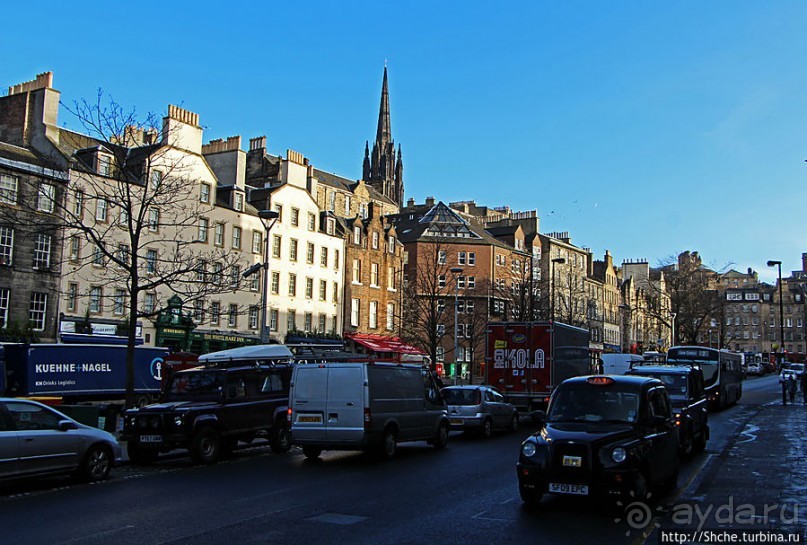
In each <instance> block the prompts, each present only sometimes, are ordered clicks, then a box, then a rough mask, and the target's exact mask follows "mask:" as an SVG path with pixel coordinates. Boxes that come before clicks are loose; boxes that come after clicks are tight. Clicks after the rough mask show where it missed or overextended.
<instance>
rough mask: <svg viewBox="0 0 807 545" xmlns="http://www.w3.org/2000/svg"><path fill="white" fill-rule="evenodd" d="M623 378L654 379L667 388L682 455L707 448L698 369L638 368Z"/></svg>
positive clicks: (703, 395)
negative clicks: (638, 376) (633, 376)
mask: <svg viewBox="0 0 807 545" xmlns="http://www.w3.org/2000/svg"><path fill="white" fill-rule="evenodd" d="M625 374H626V375H640V376H645V377H652V378H657V379H659V380H660V381H661V382H663V383H664V385H665V386H666V387H667V391H668V392H669V394H670V402H671V403H672V408H673V415H674V416H675V425H676V426H677V427H678V440H679V447H680V450H681V454H683V455H684V456H689V455H691V454H693V453H695V452H701V451H703V450H704V449H705V448H706V441H708V440H709V413H708V410H707V407H706V391H705V390H704V386H703V371H701V369H700V368H698V367H697V366H690V365H638V366H636V367H632V368H631V369H630V370H628V371H627V373H625Z"/></svg>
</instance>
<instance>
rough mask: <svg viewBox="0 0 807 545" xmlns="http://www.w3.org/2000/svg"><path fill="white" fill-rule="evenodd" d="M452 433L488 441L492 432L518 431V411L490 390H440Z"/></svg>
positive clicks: (485, 388)
mask: <svg viewBox="0 0 807 545" xmlns="http://www.w3.org/2000/svg"><path fill="white" fill-rule="evenodd" d="M441 392H442V394H443V399H445V402H446V405H448V420H449V422H450V424H451V429H452V430H462V431H468V432H476V433H478V434H480V435H481V436H482V437H486V438H487V437H490V436H491V435H492V434H493V430H494V429H504V430H509V431H512V432H515V431H518V410H517V409H516V408H515V406H513V405H512V404H511V403H508V402H507V401H505V400H504V396H503V395H502V394H500V393H499V392H498V391H497V390H496V389H494V388H491V387H490V386H449V387H447V388H443V389H442V390H441Z"/></svg>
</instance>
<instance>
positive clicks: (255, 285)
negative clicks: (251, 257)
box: [249, 274, 261, 291]
mask: <svg viewBox="0 0 807 545" xmlns="http://www.w3.org/2000/svg"><path fill="white" fill-rule="evenodd" d="M249 289H250V291H259V290H260V289H261V275H259V274H253V275H252V276H251V277H250V278H249Z"/></svg>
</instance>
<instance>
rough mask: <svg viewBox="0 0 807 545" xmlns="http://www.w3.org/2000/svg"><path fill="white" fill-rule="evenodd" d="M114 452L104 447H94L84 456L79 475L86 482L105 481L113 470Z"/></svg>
mask: <svg viewBox="0 0 807 545" xmlns="http://www.w3.org/2000/svg"><path fill="white" fill-rule="evenodd" d="M112 463H113V460H112V452H111V451H110V450H109V448H108V447H106V446H104V445H93V446H91V447H90V448H89V449H88V450H87V454H85V455H84V460H83V461H82V462H81V468H79V474H80V476H81V478H82V479H84V480H85V481H90V482H96V481H103V480H104V479H106V478H107V477H108V476H109V471H110V470H111V469H112Z"/></svg>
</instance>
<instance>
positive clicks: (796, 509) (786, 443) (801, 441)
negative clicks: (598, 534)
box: [647, 395, 807, 543]
mask: <svg viewBox="0 0 807 545" xmlns="http://www.w3.org/2000/svg"><path fill="white" fill-rule="evenodd" d="M798 397H799V399H798V402H797V403H795V404H788V405H787V406H782V404H781V402H777V403H773V404H768V405H762V406H760V407H759V410H758V412H756V413H755V414H753V415H752V416H751V417H750V419H749V420H748V422H747V423H746V424H745V427H744V429H742V430H741V431H740V433H739V434H738V435H737V437H736V438H735V439H734V441H733V443H732V444H730V445H729V447H728V448H727V449H726V450H724V451H723V453H722V454H720V455H719V456H718V457H717V458H714V459H712V460H710V463H709V464H707V467H706V469H705V471H706V474H705V476H704V478H703V479H702V480H701V481H700V483H699V484H697V485H696V486H695V488H694V490H686V491H685V492H684V494H683V495H682V496H681V497H680V498H679V499H678V500H677V501H676V502H675V504H674V505H672V506H669V512H668V513H667V516H666V517H664V518H663V520H662V521H661V529H658V528H657V529H656V531H655V532H654V533H653V535H652V536H651V537H650V539H648V540H647V543H672V542H679V543H716V542H718V538H717V537H716V535H715V534H711V533H708V532H707V533H705V534H704V533H702V532H701V531H702V530H719V532H718V533H719V534H721V535H725V534H723V533H722V532H723V531H724V530H731V531H732V533H734V534H739V533H741V532H743V531H752V533H755V535H758V536H759V535H762V534H765V535H768V537H767V538H765V537H762V538H759V537H750V538H749V537H745V538H743V537H740V538H738V539H737V540H736V541H734V542H736V543H744V542H745V543H748V542H756V543H775V542H779V541H777V539H778V538H771V537H770V535H769V534H767V533H766V532H761V533H758V532H756V531H758V530H772V531H776V532H781V533H783V534H784V533H791V534H795V533H798V534H800V536H801V538H800V541H793V540H794V539H796V538H795V535H791V536H785V541H784V542H790V543H793V542H798V543H804V542H805V541H804V539H805V534H804V528H805V526H807V458H806V456H807V406H805V405H804V404H803V403H802V400H801V395H799V396H798ZM662 530H670V531H680V535H679V536H678V539H677V540H675V541H672V540H670V539H669V538H670V535H669V534H667V535H666V536H665V535H662ZM749 539H754V540H755V541H749ZM787 539H789V540H790V541H787ZM723 542H732V541H730V540H729V541H723Z"/></svg>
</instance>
